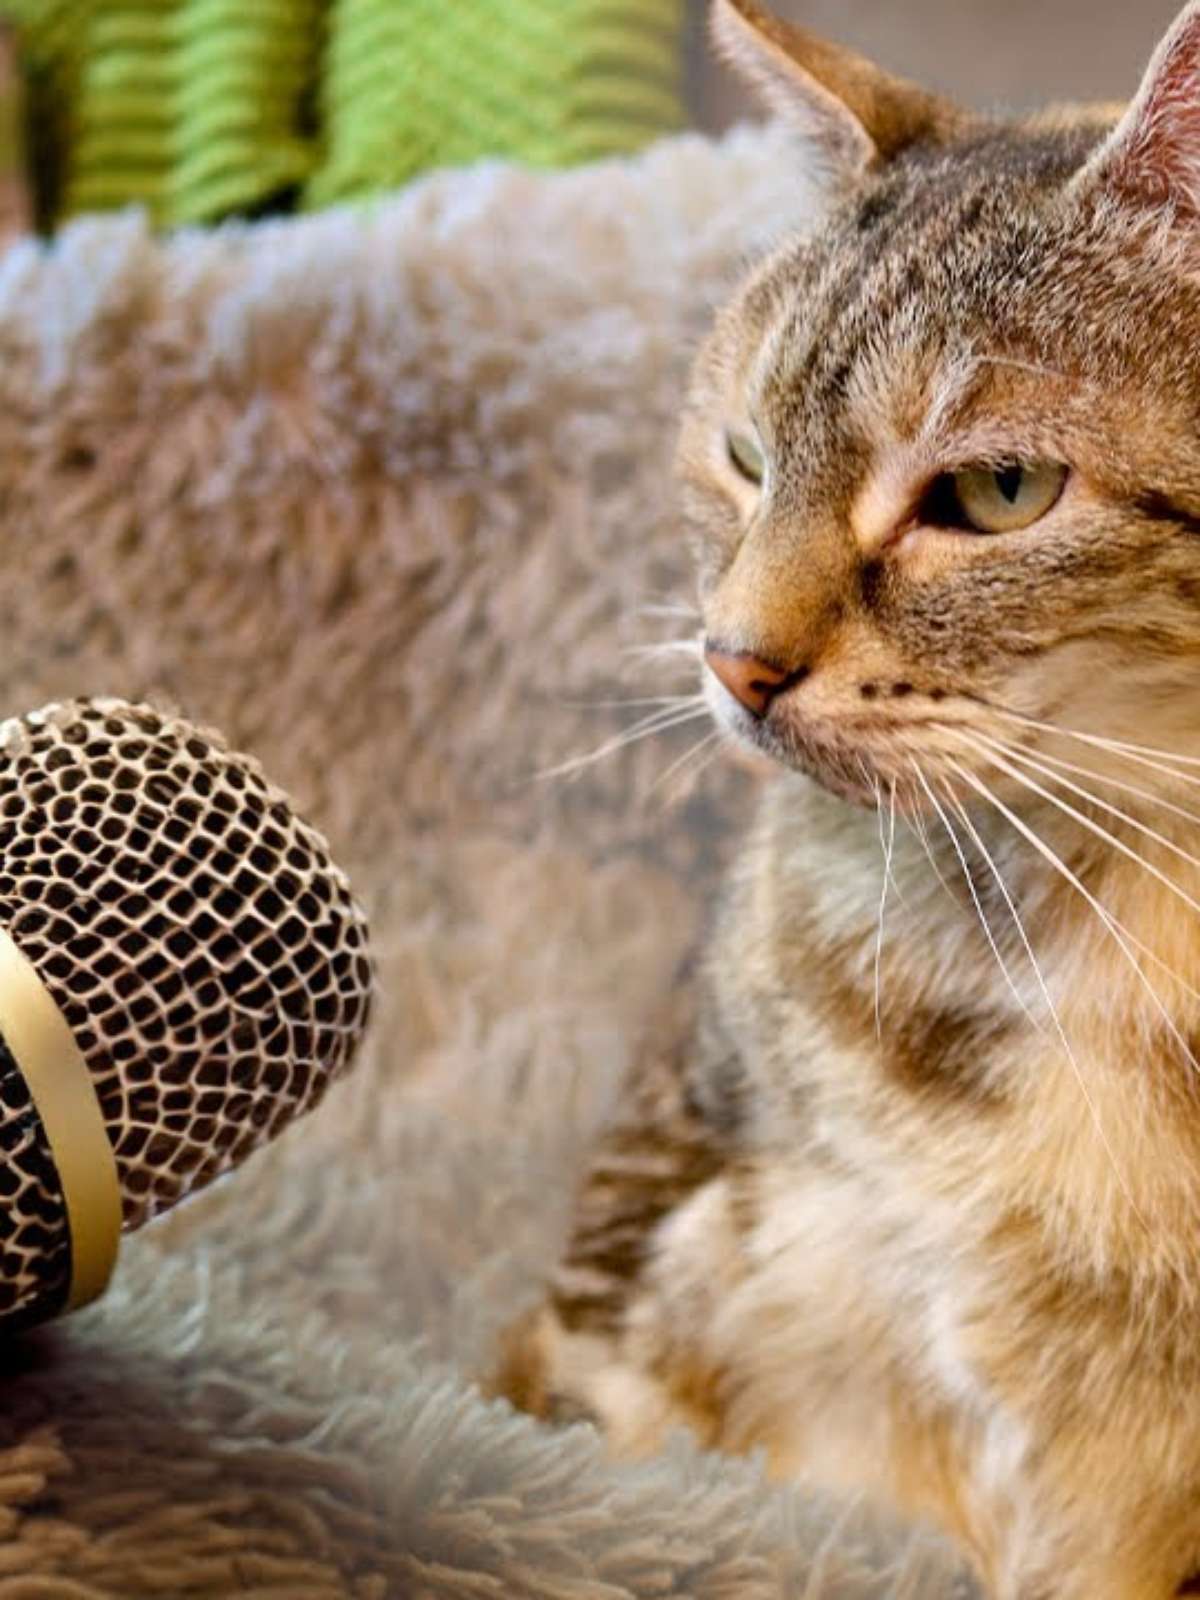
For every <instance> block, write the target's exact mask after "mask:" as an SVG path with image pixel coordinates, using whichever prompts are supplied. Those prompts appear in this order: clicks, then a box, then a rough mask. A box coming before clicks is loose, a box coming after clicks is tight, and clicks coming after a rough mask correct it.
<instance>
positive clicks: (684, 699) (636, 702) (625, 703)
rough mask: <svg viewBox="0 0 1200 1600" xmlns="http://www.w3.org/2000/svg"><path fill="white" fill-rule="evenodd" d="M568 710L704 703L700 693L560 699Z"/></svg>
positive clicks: (618, 708)
mask: <svg viewBox="0 0 1200 1600" xmlns="http://www.w3.org/2000/svg"><path fill="white" fill-rule="evenodd" d="M558 704H559V705H560V706H563V707H564V708H565V709H566V710H568V711H627V710H628V711H636V710H640V709H642V708H643V707H645V706H685V705H690V706H698V705H703V704H704V696H703V695H702V694H658V695H650V696H643V697H641V698H639V699H632V700H560V701H559V702H558Z"/></svg>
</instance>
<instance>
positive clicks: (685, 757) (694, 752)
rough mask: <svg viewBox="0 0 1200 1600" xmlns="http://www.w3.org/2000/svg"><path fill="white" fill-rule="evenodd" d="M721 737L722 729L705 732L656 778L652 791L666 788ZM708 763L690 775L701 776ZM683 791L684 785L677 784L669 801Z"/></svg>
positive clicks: (693, 776) (703, 763)
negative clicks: (696, 757) (702, 736)
mask: <svg viewBox="0 0 1200 1600" xmlns="http://www.w3.org/2000/svg"><path fill="white" fill-rule="evenodd" d="M720 737H721V729H720V728H714V729H713V731H712V732H711V733H708V734H705V736H704V738H703V739H699V740H697V742H696V743H695V744H694V745H691V746H690V747H689V748H688V749H687V750H685V751H684V752H683V754H682V755H681V756H677V757H676V758H675V760H674V761H672V763H671V765H670V766H669V767H668V768H667V770H666V771H665V772H664V773H662V774H661V775H660V776H659V777H657V778H655V780H654V782H653V783H652V784H651V785H650V793H651V794H653V793H654V791H655V790H656V789H662V788H665V786H666V785H667V784H668V783H669V782H670V780H671V779H672V778H673V777H674V776H675V774H676V773H677V772H679V773H682V771H683V769H684V768H685V767H686V766H687V765H688V764H689V762H691V761H692V759H693V758H694V757H695V756H698V755H699V754H700V753H701V751H704V750H707V749H708V747H709V746H710V745H711V744H714V743H715V742H716V741H717V740H718V739H719V738H720ZM713 754H714V755H715V754H716V752H715V751H714V752H713ZM708 764H709V763H708V762H707V761H705V762H702V763H701V765H700V766H699V768H697V770H696V771H695V772H694V773H691V774H689V776H690V777H691V778H692V779H693V780H694V779H695V778H696V777H698V776H699V774H700V773H701V772H702V771H703V770H704V768H705V767H707V766H708ZM681 792H682V787H681V786H677V791H676V793H675V794H672V795H669V796H667V799H668V801H670V802H673V801H675V800H677V799H678V798H679V795H680V793H681Z"/></svg>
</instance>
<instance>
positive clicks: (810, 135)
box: [711, 0, 971, 177]
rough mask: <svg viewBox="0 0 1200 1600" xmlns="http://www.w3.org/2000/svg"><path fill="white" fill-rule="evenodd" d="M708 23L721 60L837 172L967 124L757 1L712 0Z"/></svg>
mask: <svg viewBox="0 0 1200 1600" xmlns="http://www.w3.org/2000/svg"><path fill="white" fill-rule="evenodd" d="M711 26H712V35H713V41H714V43H715V44H716V46H717V49H718V50H719V52H720V53H721V55H723V56H724V57H725V58H726V60H728V61H729V62H730V64H731V65H732V66H733V67H735V68H736V69H737V70H738V71H739V72H740V73H741V74H742V76H743V77H745V78H747V79H748V80H749V81H750V83H751V84H752V85H753V87H754V88H755V89H757V90H758V91H759V93H760V95H761V96H762V98H763V99H764V100H765V101H766V102H767V104H768V105H769V106H770V108H771V109H772V110H773V111H774V112H776V114H777V115H779V116H780V117H782V118H783V119H784V120H785V121H787V122H790V123H791V124H792V126H793V127H798V128H799V130H800V132H801V133H802V134H803V135H804V137H805V138H806V139H807V140H808V141H809V142H810V143H811V144H812V145H813V146H814V147H815V148H816V149H817V151H818V153H819V154H821V155H822V156H823V157H824V158H825V160H826V161H827V163H828V164H829V165H830V166H831V167H833V168H834V169H835V170H836V171H838V172H839V173H841V174H842V175H845V176H850V177H853V176H854V175H856V174H857V173H859V172H862V171H865V170H866V169H867V168H868V167H872V166H875V165H878V164H879V163H881V162H885V161H890V160H891V159H892V157H893V156H896V155H899V153H900V152H901V150H904V149H906V148H907V147H908V146H909V145H913V144H917V143H921V142H940V141H941V140H944V139H946V138H948V137H952V136H953V135H954V134H955V133H959V132H962V131H963V129H964V128H965V127H966V126H967V125H968V124H969V122H970V120H971V119H970V118H969V116H968V114H967V113H966V112H965V111H962V110H960V109H959V107H958V106H956V105H954V104H953V103H952V102H951V101H949V100H943V99H941V98H940V97H939V96H938V95H934V94H929V93H927V92H926V91H925V90H924V89H921V88H918V86H917V85H916V84H915V83H909V82H907V80H905V79H904V78H897V77H893V76H892V74H891V73H888V72H885V71H884V70H883V68H882V67H877V66H875V64H874V63H873V62H871V61H868V60H867V59H866V58H865V57H864V56H860V55H857V54H855V52H854V51H853V50H846V49H844V48H843V47H842V46H841V45H836V44H830V43H829V42H828V41H827V40H825V39H821V38H818V37H817V35H816V34H812V33H809V32H808V31H807V30H806V29H804V28H798V27H796V26H795V24H794V23H791V22H785V21H784V20H783V19H782V17H776V16H774V15H772V13H771V12H769V11H768V10H767V9H766V8H765V7H764V6H762V5H760V4H759V3H758V0H712V11H711Z"/></svg>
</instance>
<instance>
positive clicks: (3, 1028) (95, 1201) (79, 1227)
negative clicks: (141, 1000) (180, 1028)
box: [0, 929, 121, 1311]
mask: <svg viewBox="0 0 1200 1600" xmlns="http://www.w3.org/2000/svg"><path fill="white" fill-rule="evenodd" d="M0 1034H2V1035H3V1036H4V1040H5V1043H6V1044H7V1045H8V1048H9V1050H10V1051H11V1052H12V1056H13V1060H14V1061H15V1062H16V1064H17V1066H18V1067H19V1068H20V1071H21V1076H22V1077H23V1078H24V1079H25V1082H26V1084H27V1085H28V1088H29V1093H30V1095H31V1096H32V1097H33V1104H34V1107H35V1109H36V1111H37V1114H38V1116H39V1118H40V1119H41V1124H42V1127H43V1129H44V1130H45V1134H46V1143H47V1144H48V1145H49V1146H50V1154H51V1156H52V1157H53V1159H54V1165H55V1167H56V1168H57V1169H58V1181H59V1184H60V1185H61V1187H62V1196H63V1204H64V1205H65V1207H66V1213H67V1227H68V1229H69V1231H70V1236H71V1287H70V1290H69V1293H68V1295H67V1303H66V1306H65V1308H64V1309H65V1310H67V1311H74V1310H75V1309H76V1308H77V1307H78V1306H84V1305H87V1303H88V1301H89V1300H94V1299H95V1298H96V1297H97V1295H99V1294H102V1293H103V1292H104V1289H105V1287H106V1286H107V1284H108V1280H109V1278H110V1277H111V1276H112V1270H113V1266H114V1264H115V1263H116V1259H117V1245H118V1243H119V1241H120V1235H121V1190H120V1185H119V1182H118V1179H117V1163H116V1159H115V1157H114V1156H113V1151H112V1146H111V1145H110V1144H109V1141H108V1134H107V1133H106V1132H105V1128H104V1117H103V1114H102V1112H101V1110H100V1102H99V1100H98V1099H97V1098H96V1090H95V1087H94V1086H93V1084H92V1075H91V1073H90V1072H89V1071H88V1069H87V1063H86V1062H85V1061H84V1059H83V1056H82V1054H81V1052H80V1049H79V1046H78V1045H77V1044H76V1043H75V1040H74V1037H73V1036H72V1034H71V1030H70V1028H68V1027H67V1024H66V1020H65V1019H64V1017H63V1014H62V1012H61V1011H60V1010H59V1009H58V1006H57V1005H56V1004H55V1002H54V999H53V997H52V996H51V994H50V991H49V990H48V989H47V988H46V986H45V984H44V983H43V982H42V980H41V979H40V978H39V977H38V975H37V972H36V970H35V969H34V967H33V965H32V964H31V963H30V962H29V961H27V960H26V958H25V957H24V956H23V955H22V954H21V952H20V950H18V948H17V946H16V945H15V944H14V943H13V941H12V939H11V938H10V937H9V936H8V934H7V933H5V932H4V930H3V929H0Z"/></svg>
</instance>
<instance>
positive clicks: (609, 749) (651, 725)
mask: <svg viewBox="0 0 1200 1600" xmlns="http://www.w3.org/2000/svg"><path fill="white" fill-rule="evenodd" d="M707 715H708V708H707V706H705V705H699V706H690V707H688V708H686V709H684V710H679V709H678V708H677V707H674V706H670V707H667V708H666V709H665V710H662V711H656V712H652V713H651V714H650V715H649V716H647V717H643V718H642V719H641V721H640V722H636V723H635V724H634V725H633V727H632V728H626V729H625V730H624V732H622V733H618V734H615V735H614V736H613V737H612V738H611V739H607V740H606V741H605V742H604V743H603V744H602V745H601V746H600V747H599V749H596V750H592V751H590V752H589V753H588V754H587V755H582V756H574V757H572V758H571V759H570V760H569V761H564V762H561V763H560V764H559V765H558V766H556V767H549V768H546V769H544V770H543V771H541V772H538V773H535V774H534V776H535V777H537V778H539V779H545V778H562V777H567V776H569V775H570V774H572V773H575V772H579V771H580V770H581V769H582V768H584V767H588V766H591V765H592V763H593V762H596V761H601V760H603V758H604V757H605V756H609V755H613V754H615V752H616V751H618V750H623V749H625V747H626V746H627V745H631V744H636V743H637V741H638V740H639V739H648V738H649V737H650V736H651V735H652V734H656V733H666V731H667V730H668V729H669V728H679V727H682V726H683V725H684V723H687V722H694V721H696V719H697V718H699V717H706V716H707Z"/></svg>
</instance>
